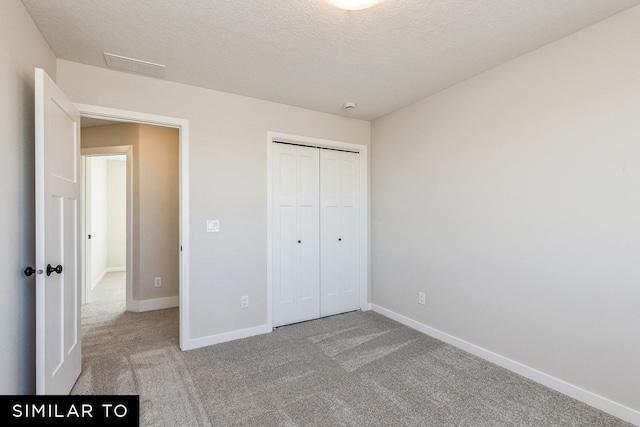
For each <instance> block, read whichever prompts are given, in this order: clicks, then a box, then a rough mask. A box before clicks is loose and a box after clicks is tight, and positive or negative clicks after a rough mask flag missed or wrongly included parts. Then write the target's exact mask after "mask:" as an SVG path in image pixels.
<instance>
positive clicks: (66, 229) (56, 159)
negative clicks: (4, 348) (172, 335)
mask: <svg viewBox="0 0 640 427" xmlns="http://www.w3.org/2000/svg"><path fill="white" fill-rule="evenodd" d="M35 87H36V92H35V94H36V97H35V109H36V111H35V122H36V129H35V136H36V146H35V158H36V273H37V275H36V393H37V394H69V392H70V391H71V388H72V387H73V385H74V384H75V382H76V380H77V379H78V376H79V375H80V370H81V354H80V347H81V345H80V337H81V333H80V281H79V278H80V274H79V270H80V265H79V263H78V247H79V245H78V242H79V238H80V236H79V216H78V213H79V201H80V200H79V197H80V114H79V113H78V111H77V110H76V108H75V107H74V106H73V104H72V103H71V102H70V101H69V100H68V99H67V97H66V96H65V95H64V93H63V92H62V91H61V90H60V89H59V88H58V86H56V84H55V83H54V82H53V80H51V78H50V77H49V76H48V75H47V74H46V73H45V72H44V71H43V70H41V69H39V68H36V72H35Z"/></svg>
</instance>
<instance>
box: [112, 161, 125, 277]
mask: <svg viewBox="0 0 640 427" xmlns="http://www.w3.org/2000/svg"><path fill="white" fill-rule="evenodd" d="M116 158H119V160H117V159H116ZM107 230H108V231H109V234H108V236H109V238H108V241H107V268H108V269H110V270H124V269H125V268H126V262H127V244H126V237H127V163H126V156H124V155H120V156H107Z"/></svg>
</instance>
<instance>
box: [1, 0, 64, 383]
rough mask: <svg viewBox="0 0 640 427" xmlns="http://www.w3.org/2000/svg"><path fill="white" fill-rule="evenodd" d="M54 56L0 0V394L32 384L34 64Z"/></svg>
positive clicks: (50, 67)
mask: <svg viewBox="0 0 640 427" xmlns="http://www.w3.org/2000/svg"><path fill="white" fill-rule="evenodd" d="M34 67H40V68H44V69H45V70H46V71H47V73H48V74H49V75H50V76H51V77H52V78H55V73H56V62H55V56H54V55H53V53H52V52H51V50H50V49H49V47H48V45H47V43H46V42H45V41H44V39H43V38H42V36H41V35H40V32H39V31H38V29H37V28H36V26H35V24H34V23H33V21H32V20H31V17H30V16H29V14H28V13H27V11H26V10H25V9H24V6H23V5H22V3H21V2H20V1H19V0H3V1H1V2H0V94H2V95H1V96H0V141H2V142H1V144H2V156H0V194H2V198H3V202H2V203H3V206H4V209H3V211H2V221H0V236H2V238H1V239H0V271H2V272H4V274H5V278H4V280H2V281H0V295H2V298H0V325H2V326H1V327H0V342H2V346H0V378H1V380H0V394H16V393H21V394H30V393H33V392H34V391H35V368H34V367H35V276H31V277H30V278H27V277H25V276H24V275H23V274H22V270H24V268H25V267H26V266H28V265H30V266H32V267H35V265H34V263H35V234H34V226H35V224H34V223H35V215H34V209H35V207H34V167H33V163H34V126H35V125H34V106H33V97H34V94H33V87H34V83H33V75H34V72H33V69H34Z"/></svg>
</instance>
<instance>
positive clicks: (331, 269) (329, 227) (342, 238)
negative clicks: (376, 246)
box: [320, 150, 360, 317]
mask: <svg viewBox="0 0 640 427" xmlns="http://www.w3.org/2000/svg"><path fill="white" fill-rule="evenodd" d="M359 156H360V155H359V154H358V153H348V152H344V151H335V150H320V206H321V210H320V234H321V237H320V248H321V258H320V259H321V262H320V280H321V282H320V294H321V296H320V308H321V310H320V314H321V316H323V317H324V316H331V315H333V314H338V313H344V312H347V311H352V310H357V309H359V308H360V157H359Z"/></svg>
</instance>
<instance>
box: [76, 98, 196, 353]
mask: <svg viewBox="0 0 640 427" xmlns="http://www.w3.org/2000/svg"><path fill="white" fill-rule="evenodd" d="M76 108H78V110H79V111H80V114H81V120H82V141H81V142H82V152H81V154H82V165H83V173H86V172H87V171H86V169H87V163H88V164H89V169H91V167H92V165H91V163H92V162H93V161H94V160H95V159H100V160H103V159H106V161H107V162H110V161H115V160H116V159H115V158H112V157H111V156H114V155H118V156H123V157H124V158H125V161H124V162H123V163H124V164H125V166H124V169H125V170H126V180H125V181H126V184H125V187H126V190H125V192H126V196H125V198H126V203H125V205H126V215H125V216H126V238H125V242H126V243H125V250H124V253H125V258H126V261H125V266H124V269H121V268H118V267H115V268H114V270H122V271H109V267H110V266H107V269H106V272H105V275H104V277H103V280H104V279H112V280H117V281H119V282H120V285H118V286H120V288H119V289H122V281H123V279H124V282H126V286H124V288H125V289H126V291H125V294H126V302H125V304H124V307H125V309H126V311H132V312H142V311H152V310H157V309H163V308H170V307H179V317H180V319H179V324H180V330H179V334H180V336H179V341H180V348H182V349H183V350H185V349H188V348H189V347H188V342H189V338H188V335H187V333H186V331H188V328H187V326H188V306H187V304H186V303H185V301H187V300H186V298H185V297H186V294H187V293H188V286H187V285H188V234H187V231H188V224H187V219H188V182H187V179H186V177H188V156H187V153H188V122H187V121H186V120H182V119H175V118H169V117H163V116H155V115H148V114H144V113H137V112H130V111H124V110H114V109H109V108H104V107H97V106H90V105H81V104H76ZM109 128H112V129H119V130H120V132H115V134H114V135H112V137H111V138H109V139H110V140H109V141H108V142H106V141H105V140H104V138H103V136H104V135H105V134H107V133H108V132H107V130H108V129H109ZM123 131H124V134H123ZM127 132H128V134H129V135H130V134H135V135H136V136H137V137H138V138H139V141H138V143H137V145H136V143H135V142H133V143H132V142H127V141H130V139H127V138H125V137H124V135H125V134H127ZM88 133H93V134H94V135H93V138H90V137H87V134H88ZM163 135H165V136H163ZM166 135H171V138H170V139H171V143H170V144H169V145H170V146H171V148H170V149H169V148H167V144H166V143H168V142H169V141H168V139H169V138H168V137H166ZM167 161H171V162H172V163H171V167H169V166H168V165H167V163H166V162H167ZM163 162H164V163H163ZM154 165H156V167H155V171H154V170H153V168H152V167H153V166H154ZM154 174H155V175H154ZM162 180H165V181H166V180H169V181H170V182H169V183H167V182H162ZM83 183H85V184H86V181H83ZM145 194H146V196H145ZM120 196H122V194H120ZM150 199H152V200H151V201H149V200H150ZM89 200H90V199H89V198H88V197H87V196H85V197H83V200H82V203H81V205H82V206H81V212H83V213H85V210H86V206H85V205H86V202H87V201H89ZM154 203H155V204H154ZM87 216H88V215H85V218H83V219H82V221H81V223H82V231H81V233H82V234H81V235H82V236H83V238H82V239H80V240H81V248H80V253H81V255H82V256H83V257H85V258H88V257H86V254H87V250H89V251H92V249H94V248H93V247H92V245H95V244H97V243H98V242H97V240H95V238H96V236H95V235H93V234H92V233H95V231H93V230H92V229H91V227H92V224H91V223H89V224H87V222H86V221H85V219H86V217H87ZM163 221H164V222H163ZM89 235H91V238H89ZM167 235H170V238H168V239H167V238H166V237H167ZM163 239H164V240H163ZM159 251H160V252H163V254H159V253H158V252H159ZM94 263H95V262H94ZM82 266H83V269H82V273H81V274H82V275H83V292H84V293H85V295H83V297H82V300H83V303H86V302H87V301H89V302H91V301H93V300H95V296H96V295H92V293H91V290H92V289H90V287H91V285H95V284H96V282H95V278H96V276H97V274H98V273H92V272H91V267H92V264H88V263H87V262H84V260H83V263H82ZM102 271H105V270H104V269H103V270H102ZM112 273H117V274H112ZM92 277H93V280H91V279H92ZM109 281H110V280H109ZM98 286H99V285H98ZM106 287H108V286H106ZM87 288H89V290H88V291H87ZM120 292H121V291H120ZM87 297H88V298H87ZM122 311H124V310H122Z"/></svg>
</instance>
